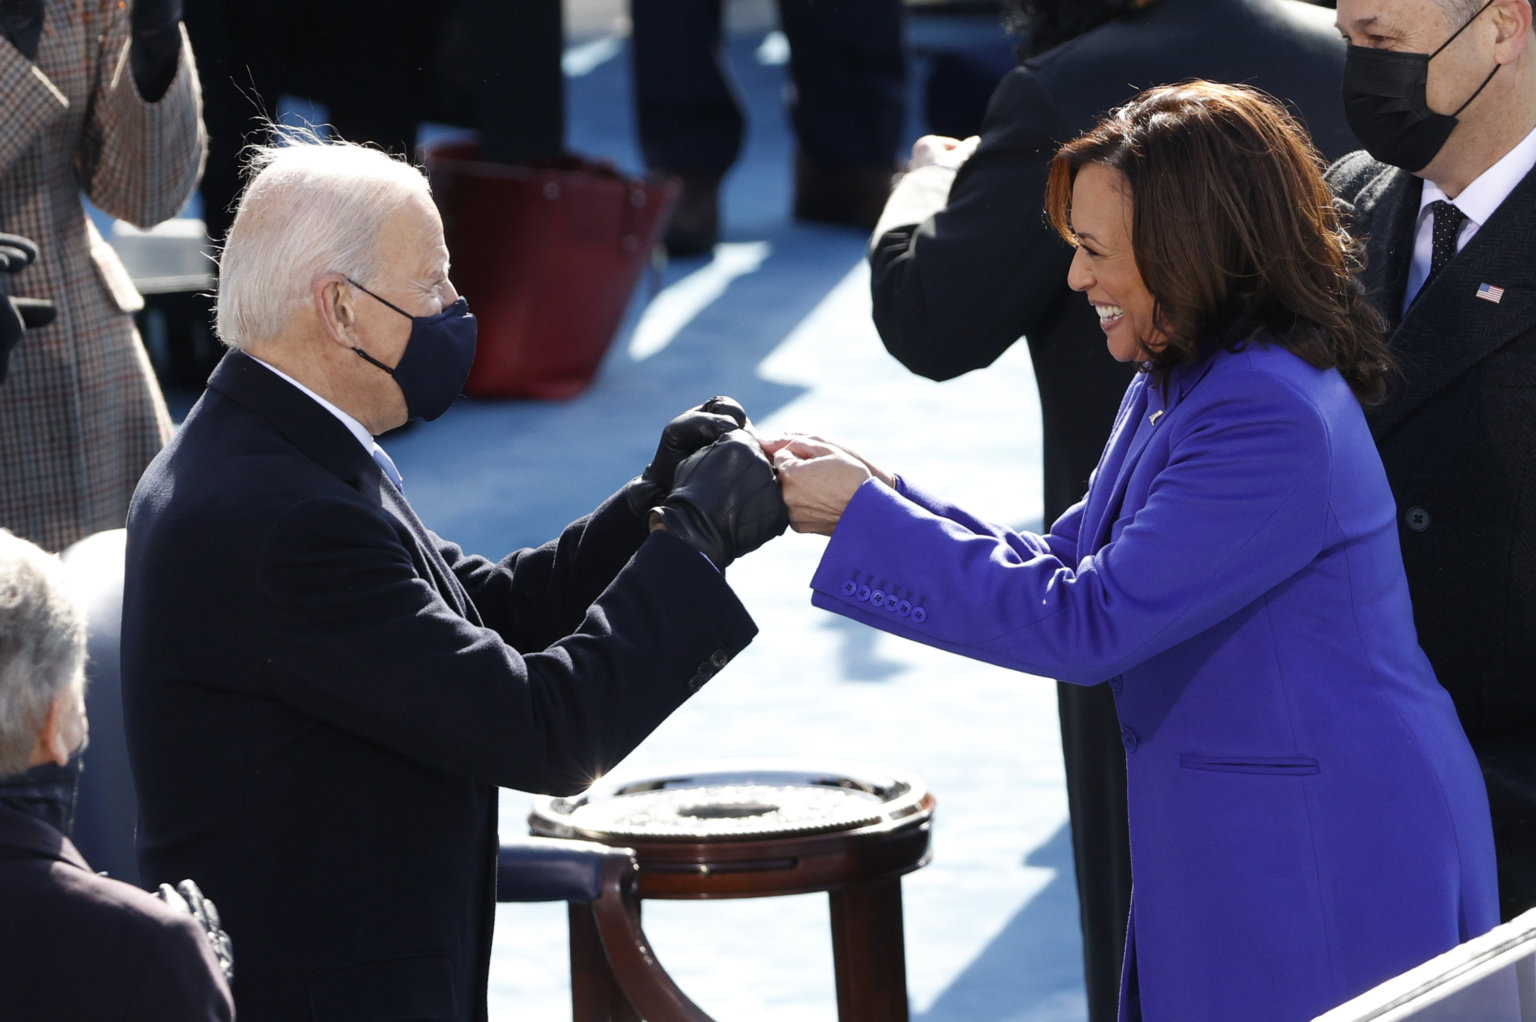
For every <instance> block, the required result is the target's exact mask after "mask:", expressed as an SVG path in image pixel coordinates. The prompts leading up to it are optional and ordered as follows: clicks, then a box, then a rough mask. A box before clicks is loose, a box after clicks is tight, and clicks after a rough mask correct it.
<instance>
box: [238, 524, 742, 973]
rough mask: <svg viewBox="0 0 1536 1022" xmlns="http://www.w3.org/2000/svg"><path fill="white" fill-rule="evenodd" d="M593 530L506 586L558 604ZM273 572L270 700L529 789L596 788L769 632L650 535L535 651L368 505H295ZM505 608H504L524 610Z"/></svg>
mask: <svg viewBox="0 0 1536 1022" xmlns="http://www.w3.org/2000/svg"><path fill="white" fill-rule="evenodd" d="M582 531H584V530H581V529H578V532H577V534H575V535H574V536H573V537H571V538H568V537H562V540H561V541H560V542H559V543H557V544H556V545H555V549H554V551H553V552H551V551H549V549H548V548H542V552H541V553H538V554H535V555H529V556H526V557H525V558H519V559H517V560H515V561H513V563H512V564H511V565H509V566H508V565H503V566H502V570H504V571H505V572H506V576H507V577H505V578H503V579H498V580H497V582H496V583H495V585H497V586H504V587H506V588H508V589H509V590H510V592H512V593H520V592H522V591H523V589H522V587H523V579H522V577H521V576H522V575H523V572H524V570H525V569H526V570H527V571H529V572H530V579H531V581H530V584H529V586H528V589H527V591H528V592H529V593H530V594H531V595H530V596H529V597H528V599H530V600H532V601H535V603H536V602H537V601H538V600H540V599H541V596H540V594H541V593H543V592H546V591H549V592H555V593H556V594H557V595H556V596H555V597H554V599H555V600H563V599H564V596H563V594H559V593H558V590H559V588H560V586H559V582H558V576H559V575H560V572H559V571H558V570H554V569H552V567H551V566H552V565H553V564H554V563H555V562H556V561H557V560H558V557H559V554H560V549H561V544H562V543H563V544H565V545H567V546H569V545H570V544H571V543H572V542H575V543H576V544H577V545H578V546H579V545H580V542H579V541H580V534H581V532H582ZM568 536H570V534H569V533H568ZM524 560H526V564H525V563H523V561H524ZM578 560H579V558H578ZM260 565H261V568H260V571H259V573H258V587H257V590H258V594H259V600H260V602H259V604H258V610H257V616H258V621H257V622H256V624H257V626H258V627H260V628H262V629H264V632H263V633H262V634H260V635H259V640H260V641H261V642H262V643H263V648H264V649H266V650H269V651H270V652H269V654H268V659H267V663H266V668H267V672H268V676H269V681H270V691H271V692H272V694H273V696H274V697H275V698H277V699H279V700H281V701H282V702H284V703H286V704H288V705H290V706H292V707H293V708H294V709H296V710H297V711H298V712H300V713H303V714H305V715H307V716H310V717H313V718H315V719H317V720H321V721H325V722H326V723H329V724H331V725H333V726H335V727H337V728H340V729H342V730H345V731H347V732H349V733H352V734H356V735H359V736H361V737H364V738H366V739H368V740H370V741H374V742H377V743H378V744H380V745H383V746H385V747H387V748H391V749H394V750H396V751H398V752H400V753H402V754H404V755H407V756H410V757H412V758H414V759H417V760H420V761H422V762H426V763H430V764H432V765H434V766H437V767H438V768H439V769H443V770H447V771H449V772H452V773H457V774H462V775H464V776H467V777H472V778H474V779H476V780H480V781H484V782H487V783H493V784H498V785H502V786H504V787H510V788H517V789H520V790H523V791H529V792H542V793H549V794H564V793H571V792H575V791H580V790H583V789H584V788H585V787H586V786H587V785H588V784H589V783H590V782H591V779H592V777H593V776H596V774H595V773H594V771H596V772H597V773H601V772H604V771H606V770H608V769H610V768H611V767H612V766H613V765H614V764H616V763H617V762H618V761H619V760H620V759H622V758H623V757H624V756H625V755H626V754H627V753H628V752H629V751H630V750H631V749H633V748H634V747H635V746H636V745H638V744H639V743H640V741H641V740H642V739H644V738H645V736H646V735H648V734H650V732H651V731H652V730H654V729H655V728H656V726H657V725H658V724H660V723H661V721H663V720H664V719H666V717H667V715H668V714H670V713H671V712H672V711H673V710H674V709H675V708H676V707H677V706H679V705H680V704H681V703H682V702H683V701H684V700H685V699H687V698H688V696H689V695H691V694H692V693H693V692H694V691H695V690H696V689H697V688H698V687H699V686H700V685H701V684H703V682H704V681H705V680H707V679H708V678H709V677H710V676H712V675H713V673H714V672H715V671H717V670H718V669H719V668H720V667H722V666H724V664H725V663H726V661H728V660H729V659H730V658H731V657H732V656H734V655H735V654H736V653H738V652H740V651H741V650H742V649H743V648H745V646H746V645H747V643H748V642H750V641H751V638H752V636H753V635H754V634H755V632H756V628H755V627H754V626H753V624H752V621H751V618H750V617H748V615H747V612H746V610H745V609H744V608H743V607H742V606H741V603H740V602H739V601H738V600H737V599H736V596H735V594H734V593H732V592H731V590H730V588H729V587H728V586H727V585H726V584H725V580H724V578H723V577H722V576H721V574H720V572H718V571H716V570H714V568H712V567H711V566H710V565H709V564H708V563H707V562H706V561H705V560H704V559H703V558H701V557H699V556H698V554H697V553H696V552H695V551H694V550H693V549H692V548H691V547H689V546H687V545H686V544H684V543H682V542H680V541H679V540H677V539H675V538H674V537H672V536H668V535H666V534H664V533H651V534H649V535H647V537H646V538H645V540H644V542H642V543H640V544H639V549H638V550H636V551H635V553H634V555H633V556H632V557H630V558H629V559H627V560H626V562H625V563H624V565H623V567H621V568H620V569H619V570H618V571H617V572H616V573H615V575H614V577H613V579H612V581H611V583H609V584H608V585H607V586H606V587H605V588H603V589H602V590H601V592H600V595H598V596H597V598H596V599H595V600H594V601H593V602H592V603H591V605H590V606H589V607H587V608H586V610H585V612H584V613H583V615H582V618H581V620H580V621H579V622H578V623H577V624H576V626H575V627H574V628H573V629H572V630H571V631H570V632H569V633H567V634H564V635H561V636H560V637H558V638H557V639H555V640H554V641H552V642H550V643H549V644H547V645H544V646H541V647H533V646H530V647H526V648H524V649H519V648H516V647H514V646H513V645H510V644H508V643H507V642H506V641H505V640H504V639H503V638H502V636H501V635H499V634H497V632H495V631H493V630H491V629H490V628H485V627H480V626H477V625H475V624H473V623H472V622H470V621H469V620H467V619H466V618H465V617H464V616H463V615H461V614H460V613H458V612H457V611H456V610H455V609H454V608H453V607H451V606H450V605H449V604H448V603H447V602H446V601H445V600H444V598H443V597H442V596H441V595H440V594H439V593H438V591H437V590H436V588H434V587H433V586H432V585H431V584H430V583H429V582H428V581H427V580H426V579H424V578H422V577H421V575H420V574H419V573H418V571H417V569H416V566H415V563H414V561H413V556H412V552H411V551H410V550H408V549H407V548H406V546H405V545H404V544H403V542H402V539H401V537H400V535H399V534H398V533H397V531H396V527H395V525H394V523H393V522H392V521H390V520H389V519H388V518H386V517H383V516H380V515H378V514H376V513H374V512H371V511H370V510H368V509H366V508H363V507H360V506H359V505H357V504H355V503H351V502H348V501H345V500H340V499H334V498H324V499H316V500H311V501H306V502H305V503H303V504H300V505H298V506H297V507H295V508H293V509H292V510H290V511H289V512H288V513H287V514H285V515H284V516H283V517H282V518H281V519H280V520H279V522H278V524H277V525H276V526H275V527H274V529H273V531H272V534H271V536H270V538H269V540H268V542H267V543H266V544H265V545H264V548H263V551H262V556H261V559H260ZM507 603H508V606H507V607H506V608H504V610H505V611H506V613H508V614H511V613H517V612H519V611H520V610H521V609H523V608H521V607H515V606H511V605H510V603H511V601H510V599H509V600H508V601H507ZM526 609H527V610H528V611H529V612H530V613H533V614H536V615H537V614H540V613H542V612H543V611H542V610H541V608H540V607H538V606H536V605H535V606H529V607H527V608H526ZM510 630H512V631H515V630H516V629H515V626H514V628H512V629H510ZM235 936H236V940H237V941H238V935H235ZM238 953H239V948H238V944H237V947H236V954H237V956H238Z"/></svg>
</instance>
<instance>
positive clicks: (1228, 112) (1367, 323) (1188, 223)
mask: <svg viewBox="0 0 1536 1022" xmlns="http://www.w3.org/2000/svg"><path fill="white" fill-rule="evenodd" d="M1090 163H1097V164H1102V165H1103V166H1106V167H1110V168H1112V169H1114V170H1118V171H1119V172H1120V173H1121V174H1123V175H1125V178H1126V181H1127V182H1128V183H1129V188H1130V195H1131V246H1132V251H1133V254H1134V256H1135V259H1136V266H1137V268H1138V269H1139V270H1140V272H1141V277H1142V280H1143V281H1144V282H1145V284H1146V287H1147V290H1148V291H1149V292H1151V294H1152V298H1153V300H1154V303H1155V304H1154V307H1153V308H1154V317H1155V321H1156V322H1157V324H1158V326H1159V328H1160V329H1161V330H1162V331H1163V333H1164V334H1165V335H1166V337H1167V339H1168V343H1167V344H1166V346H1164V347H1162V348H1161V349H1159V350H1158V351H1156V352H1153V353H1151V354H1150V356H1149V359H1148V368H1150V369H1151V370H1152V371H1153V372H1154V373H1155V374H1156V375H1157V376H1158V377H1159V378H1163V377H1165V376H1166V374H1167V372H1168V370H1170V369H1172V368H1173V367H1174V366H1176V365H1178V364H1180V363H1182V362H1194V361H1198V360H1199V359H1200V358H1202V357H1203V356H1204V355H1205V354H1207V353H1209V352H1210V351H1213V350H1215V349H1216V348H1218V347H1221V348H1226V349H1228V350H1234V351H1235V350H1239V349H1241V348H1242V347H1243V346H1244V345H1246V344H1248V343H1250V342H1253V341H1260V342H1262V343H1266V344H1275V345H1279V346H1280V347H1282V348H1285V349H1287V350H1288V351H1291V352H1294V353H1295V354H1296V355H1298V356H1299V357H1301V358H1302V359H1304V360H1305V361H1306V362H1308V363H1309V364H1311V365H1314V366H1317V367H1318V368H1320V369H1327V368H1332V367H1337V368H1338V370H1339V371H1340V372H1341V373H1342V374H1343V375H1344V379H1346V380H1347V381H1349V385H1350V387H1352V388H1353V389H1354V392H1355V394H1356V396H1358V397H1359V399H1360V401H1361V403H1362V404H1364V405H1366V406H1370V405H1373V404H1376V403H1379V402H1380V401H1381V399H1382V397H1383V396H1384V393H1385V390H1386V383H1387V377H1388V375H1389V374H1390V373H1391V371H1392V369H1391V358H1390V356H1389V355H1388V353H1387V348H1386V344H1385V342H1384V341H1383V339H1382V320H1381V317H1380V315H1379V314H1378V313H1377V312H1376V311H1375V309H1373V308H1372V307H1371V306H1370V304H1369V303H1367V302H1366V301H1365V298H1364V295H1363V293H1362V290H1361V288H1360V285H1359V283H1358V282H1357V280H1356V278H1355V276H1354V271H1358V270H1359V268H1360V264H1361V262H1360V261H1361V254H1360V247H1359V246H1358V245H1357V244H1356V242H1355V240H1354V239H1353V238H1351V237H1350V235H1349V233H1348V232H1347V231H1346V230H1345V229H1344V226H1343V224H1342V223H1341V222H1340V220H1339V215H1338V213H1337V212H1336V210H1335V209H1334V206H1333V202H1332V198H1331V196H1330V194H1329V191H1328V186H1327V185H1326V184H1325V183H1324V181H1323V176H1322V169H1323V161H1322V157H1321V156H1319V155H1318V152H1317V150H1316V149H1315V148H1313V146H1312V143H1311V141H1310V140H1309V139H1308V137H1307V134H1306V132H1305V131H1304V130H1303V129H1302V127H1301V126H1300V125H1299V124H1297V122H1296V121H1295V119H1294V118H1292V117H1291V115H1290V114H1288V113H1287V112H1286V111H1285V108H1284V107H1282V106H1281V105H1280V104H1279V103H1278V102H1276V101H1275V100H1274V99H1272V98H1271V97H1269V96H1267V95H1265V94H1264V93H1262V92H1259V91H1258V90H1257V89H1251V88H1246V87H1243V86H1236V85H1218V84H1216V83H1214V82H1205V81H1190V82H1185V83H1183V84H1180V85H1166V86H1160V87H1158V88H1155V89H1149V90H1147V91H1146V92H1143V93H1142V94H1141V95H1139V96H1137V97H1136V98H1135V99H1133V100H1131V101H1130V102H1129V103H1127V104H1126V105H1125V106H1122V107H1120V108H1119V109H1117V110H1114V111H1111V112H1110V113H1109V114H1108V115H1107V116H1106V117H1105V118H1104V119H1103V120H1101V121H1100V122H1099V123H1098V125H1097V126H1096V127H1094V128H1093V129H1092V130H1090V131H1088V132H1086V133H1085V134H1083V135H1080V136H1079V137H1077V138H1075V139H1073V140H1072V141H1071V142H1068V143H1067V144H1066V145H1064V146H1062V147H1061V148H1060V149H1059V150H1057V152H1056V157H1055V159H1054V160H1053V161H1052V163H1051V174H1050V180H1049V182H1048V184H1047V185H1046V196H1045V206H1046V215H1047V217H1048V218H1049V220H1050V223H1051V225H1052V226H1053V227H1054V228H1055V229H1056V231H1057V233H1058V234H1060V235H1061V236H1062V237H1063V238H1065V239H1066V240H1067V241H1068V242H1073V241H1074V238H1073V236H1072V228H1071V217H1070V213H1071V201H1072V185H1073V182H1074V181H1075V180H1076V178H1077V172H1078V171H1079V170H1080V169H1081V168H1082V167H1084V166H1085V165H1087V164H1090Z"/></svg>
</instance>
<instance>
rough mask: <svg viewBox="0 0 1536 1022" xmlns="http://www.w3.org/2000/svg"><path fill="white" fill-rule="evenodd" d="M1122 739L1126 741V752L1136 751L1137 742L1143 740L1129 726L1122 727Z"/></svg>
mask: <svg viewBox="0 0 1536 1022" xmlns="http://www.w3.org/2000/svg"><path fill="white" fill-rule="evenodd" d="M1120 740H1121V741H1122V742H1124V743H1125V751H1126V752H1135V751H1136V746H1137V744H1139V743H1140V741H1141V739H1139V738H1137V737H1136V732H1134V731H1132V730H1131V729H1130V728H1128V727H1125V728H1121V729H1120Z"/></svg>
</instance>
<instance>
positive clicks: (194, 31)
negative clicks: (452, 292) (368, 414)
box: [187, 0, 564, 384]
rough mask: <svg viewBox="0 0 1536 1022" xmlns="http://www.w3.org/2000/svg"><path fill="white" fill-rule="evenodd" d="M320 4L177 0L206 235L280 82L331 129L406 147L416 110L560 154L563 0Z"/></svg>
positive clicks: (542, 155)
mask: <svg viewBox="0 0 1536 1022" xmlns="http://www.w3.org/2000/svg"><path fill="white" fill-rule="evenodd" d="M326 13H327V16H326V17H324V18H315V17H313V16H312V15H313V8H312V5H310V4H304V3H299V2H296V0H273V2H272V3H267V4H259V5H258V4H249V3H244V2H241V0H190V2H189V3H188V4H187V31H188V33H189V34H190V36H191V38H192V41H193V43H194V44H195V45H196V50H197V53H198V60H199V64H200V66H201V68H202V77H203V84H204V92H205V96H204V99H205V103H206V106H207V115H206V116H207V122H208V130H209V135H210V140H209V161H208V172H207V174H206V175H205V177H204V179H203V188H202V194H203V208H204V213H203V219H204V221H205V223H206V225H207V228H208V235H209V237H211V238H214V239H222V238H223V237H224V235H225V233H226V232H227V231H228V230H229V224H230V219H231V217H232V215H233V211H232V207H231V204H232V202H233V200H234V198H235V195H236V194H237V193H238V191H239V188H240V181H241V178H240V159H239V153H240V150H241V149H242V148H243V147H244V146H245V144H246V143H247V141H249V140H250V136H251V134H252V132H257V131H259V129H260V126H261V121H262V118H263V117H264V116H270V117H274V118H275V117H276V115H277V112H278V103H279V100H280V99H281V98H282V97H283V96H284V95H288V96H293V97H299V98H303V99H309V100H313V101H315V102H317V103H321V104H324V106H325V109H326V119H327V121H328V123H329V124H330V125H331V126H332V127H333V128H334V129H335V131H336V133H337V134H338V135H340V136H342V137H344V138H351V139H358V140H360V141H367V142H370V143H372V144H374V145H377V146H378V147H380V148H382V149H384V150H386V151H389V152H393V153H399V154H401V155H404V156H406V157H412V156H413V154H414V153H415V147H416V140H417V133H418V128H419V125H420V124H421V123H422V122H424V121H434V122H439V123H443V124H453V125H463V126H466V127H476V128H478V129H479V131H480V135H481V145H482V149H483V151H484V154H485V156H486V158H487V159H491V160H496V161H499V162H507V163H527V162H537V161H540V160H548V159H553V158H555V157H557V156H559V155H560V153H561V151H562V149H563V133H564V95H563V93H564V90H563V82H562V79H561V73H560V53H561V48H562V45H563V38H562V35H563V19H562V17H561V5H560V0H521V2H519V3H515V4H509V3H496V2H493V0H378V2H367V3H365V2H363V0H332V2H331V3H328V4H327V5H326ZM198 382H199V384H200V383H201V381H200V380H199V381H198Z"/></svg>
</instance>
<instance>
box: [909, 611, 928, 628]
mask: <svg viewBox="0 0 1536 1022" xmlns="http://www.w3.org/2000/svg"><path fill="white" fill-rule="evenodd" d="M927 620H928V612H927V611H926V610H924V609H923V608H922V607H913V608H912V623H913V624H915V625H920V624H922V623H923V622H924V621H927Z"/></svg>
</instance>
